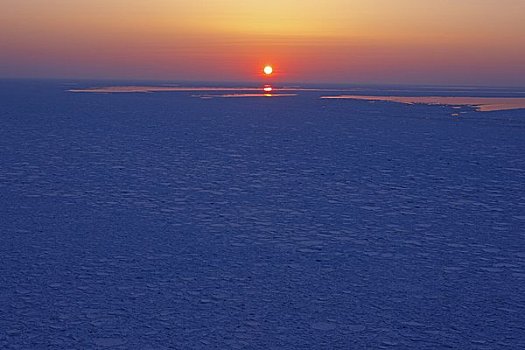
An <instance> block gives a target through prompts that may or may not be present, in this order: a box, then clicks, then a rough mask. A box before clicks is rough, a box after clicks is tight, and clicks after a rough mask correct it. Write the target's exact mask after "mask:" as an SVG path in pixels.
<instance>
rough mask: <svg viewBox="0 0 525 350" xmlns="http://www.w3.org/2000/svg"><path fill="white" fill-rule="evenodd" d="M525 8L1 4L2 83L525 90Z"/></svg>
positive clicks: (396, 0) (518, 3) (447, 2)
mask: <svg viewBox="0 0 525 350" xmlns="http://www.w3.org/2000/svg"><path fill="white" fill-rule="evenodd" d="M524 38H525V0H439V1H438V0H264V1H262V0H259V1H255V0H242V1H239V0H208V1H197V0H195V1H180V0H76V1H71V0H0V77H7V78H17V77H24V78H25V77H39V78H93V79H99V78H108V79H152V80H154V79H163V80H194V81H246V82H249V81H254V82H255V81H264V80H265V79H264V78H263V77H262V74H261V72H262V67H263V66H264V65H265V64H271V65H272V66H273V67H274V70H275V74H274V75H273V76H272V77H271V78H270V79H271V80H272V81H289V82H319V83H348V84H351V83H400V84H450V85H456V84H466V85H504V86H518V85H519V86H525V39H524Z"/></svg>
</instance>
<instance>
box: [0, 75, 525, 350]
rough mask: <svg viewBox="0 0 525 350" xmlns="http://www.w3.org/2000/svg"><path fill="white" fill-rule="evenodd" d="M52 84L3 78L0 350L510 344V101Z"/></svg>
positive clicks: (513, 168) (516, 202)
mask: <svg viewBox="0 0 525 350" xmlns="http://www.w3.org/2000/svg"><path fill="white" fill-rule="evenodd" d="M88 87H90V86H89V84H87V83H85V82H84V83H81V84H78V85H76V86H75V88H78V89H79V90H82V89H86V88H88ZM68 89H71V86H70V85H65V84H62V83H61V82H44V81H40V82H30V81H2V82H0V121H1V127H0V155H1V157H0V259H1V260H0V261H1V263H0V348H1V349H105V348H108V349H265V350H266V349H353V348H355V349H364V348H370V349H382V348H396V349H440V348H453V349H522V348H525V327H524V325H525V240H524V238H525V236H524V233H525V186H524V184H525V157H524V156H523V155H524V154H525V110H511V111H498V112H478V111H476V110H475V109H474V108H471V107H468V106H455V107H453V106H442V105H421V104H416V105H406V104H398V103H393V102H379V101H358V100H335V99H334V100H326V99H321V98H320V97H321V96H323V95H326V92H325V91H314V90H298V91H297V96H290V97H287V98H277V99H275V98H242V99H228V98H218V99H200V98H194V97H192V96H193V95H194V94H195V92H192V91H157V92H153V93H123V94H88V93H73V92H69V91H67V90H68ZM375 89H377V91H371V90H373V88H364V89H363V91H362V93H363V95H371V94H374V93H383V94H385V95H393V93H392V92H391V91H390V90H388V91H386V90H384V91H383V90H381V89H380V88H375ZM418 91H419V92H420V93H421V95H422V96H435V95H436V93H437V92H436V91H429V89H428V88H421V89H420V90H418ZM416 92H417V91H416ZM453 92H454V93H456V94H462V93H463V94H468V93H465V92H461V91H459V92H458V91H453ZM344 93H345V92H341V94H344ZM355 93H356V92H352V94H355ZM444 93H447V94H446V95H445V96H450V95H449V94H450V91H447V92H444ZM481 93H482V94H483V96H486V97H492V96H493V97H502V96H501V95H502V92H501V91H497V92H494V91H481ZM506 93H507V94H508V96H509V97H521V96H523V95H520V94H522V92H520V91H507V92H506ZM219 94H223V93H219ZM413 94H414V92H413V91H412V92H410V95H413Z"/></svg>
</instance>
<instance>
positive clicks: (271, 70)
mask: <svg viewBox="0 0 525 350" xmlns="http://www.w3.org/2000/svg"><path fill="white" fill-rule="evenodd" d="M263 72H264V74H266V75H270V74H272V73H273V68H272V66H266V67H264V69H263Z"/></svg>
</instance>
